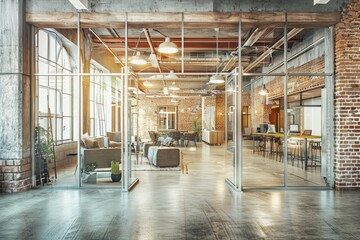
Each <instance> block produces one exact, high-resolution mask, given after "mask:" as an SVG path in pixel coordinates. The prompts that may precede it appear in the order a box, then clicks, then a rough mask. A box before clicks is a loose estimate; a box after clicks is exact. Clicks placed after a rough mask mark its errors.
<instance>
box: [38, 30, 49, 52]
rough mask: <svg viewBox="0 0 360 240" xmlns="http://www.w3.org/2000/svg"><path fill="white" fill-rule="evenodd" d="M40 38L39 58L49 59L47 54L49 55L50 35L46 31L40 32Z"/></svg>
mask: <svg viewBox="0 0 360 240" xmlns="http://www.w3.org/2000/svg"><path fill="white" fill-rule="evenodd" d="M38 36H39V45H38V47H39V56H42V57H45V58H47V53H48V42H47V41H48V35H47V33H46V32H44V31H41V30H40V31H39V33H38Z"/></svg>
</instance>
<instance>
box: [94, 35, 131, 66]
mask: <svg viewBox="0 0 360 240" xmlns="http://www.w3.org/2000/svg"><path fill="white" fill-rule="evenodd" d="M89 31H90V32H91V33H92V34H94V36H95V37H96V38H97V39H99V41H100V42H101V43H102V44H103V45H104V46H105V48H106V49H107V50H108V51H109V52H110V53H111V54H112V55H113V56H114V58H115V59H116V60H118V61H119V63H120V64H121V66H123V67H125V65H124V63H123V62H122V61H121V60H120V59H119V58H118V56H116V54H115V53H114V52H113V51H112V50H111V49H110V48H109V47H108V45H107V44H106V43H105V42H104V41H103V40H102V39H101V38H100V36H99V35H97V34H96V33H95V32H94V31H93V30H92V29H91V28H89Z"/></svg>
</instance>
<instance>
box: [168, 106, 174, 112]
mask: <svg viewBox="0 0 360 240" xmlns="http://www.w3.org/2000/svg"><path fill="white" fill-rule="evenodd" d="M167 111H168V112H175V107H168V108H167Z"/></svg>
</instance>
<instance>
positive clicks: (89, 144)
mask: <svg viewBox="0 0 360 240" xmlns="http://www.w3.org/2000/svg"><path fill="white" fill-rule="evenodd" d="M85 146H86V148H99V142H98V141H97V140H95V139H93V138H90V137H87V138H85Z"/></svg>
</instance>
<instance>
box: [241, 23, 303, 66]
mask: <svg viewBox="0 0 360 240" xmlns="http://www.w3.org/2000/svg"><path fill="white" fill-rule="evenodd" d="M302 30H303V28H293V29H292V30H291V31H290V32H289V33H288V34H287V38H288V39H291V38H293V37H295V36H296V35H297V34H298V33H300V32H301V31H302ZM284 39H285V36H283V37H282V38H280V39H279V40H278V41H277V42H276V43H274V44H273V45H272V46H271V47H270V48H269V49H268V50H266V51H265V52H263V54H261V55H260V56H259V57H258V58H257V59H255V61H253V62H252V63H251V64H250V65H249V66H247V67H246V68H245V69H244V73H246V72H249V71H250V70H251V69H253V68H254V67H256V66H257V65H258V64H259V63H260V62H261V61H262V60H264V59H265V58H266V57H267V56H269V55H270V54H272V53H273V52H274V51H275V49H278V48H279V47H280V46H282V45H283V44H284Z"/></svg>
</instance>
